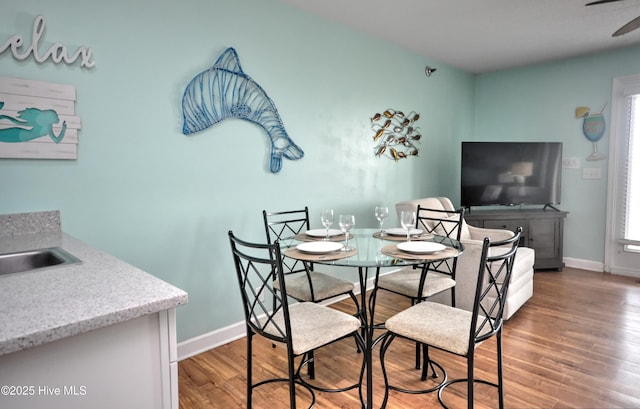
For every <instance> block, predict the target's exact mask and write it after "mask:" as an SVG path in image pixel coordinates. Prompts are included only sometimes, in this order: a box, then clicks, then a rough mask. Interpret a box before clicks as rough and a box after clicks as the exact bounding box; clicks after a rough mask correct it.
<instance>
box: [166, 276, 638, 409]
mask: <svg viewBox="0 0 640 409" xmlns="http://www.w3.org/2000/svg"><path fill="white" fill-rule="evenodd" d="M333 307H334V308H337V309H341V310H344V311H348V312H351V309H352V308H353V304H351V303H350V302H349V301H348V300H345V301H341V302H339V303H336V304H334V305H333ZM406 307H408V301H407V299H405V298H402V297H398V296H394V295H391V294H389V293H387V292H384V291H383V292H380V293H379V296H378V306H377V309H376V317H377V318H379V319H384V318H385V317H388V316H391V315H393V314H394V313H396V312H398V311H401V310H402V309H404V308H406ZM380 333H382V332H380ZM255 339H256V340H257V342H255V347H254V363H255V364H256V365H255V367H254V380H256V379H264V378H265V377H267V376H273V375H274V374H276V375H277V376H286V373H285V372H284V370H283V369H286V366H285V363H284V362H285V361H284V360H285V358H286V357H285V356H284V354H283V353H282V352H283V348H281V347H278V348H275V349H274V348H272V347H271V343H270V342H266V341H264V340H262V339H260V338H259V337H256V338H255ZM503 351H504V379H505V405H506V407H507V408H639V407H640V388H639V387H638V385H640V353H639V352H640V284H639V283H638V280H637V279H634V278H630V277H621V276H612V275H608V274H603V273H595V272H589V271H583V270H577V269H571V268H565V270H564V271H563V272H561V273H559V272H536V274H535V279H534V295H533V298H531V299H530V300H529V301H528V302H527V303H526V304H525V305H524V306H523V307H522V308H521V309H520V310H519V311H518V312H517V313H516V314H515V315H514V316H513V317H512V318H511V319H510V320H509V321H507V322H506V324H505V327H504V336H503ZM378 352H379V348H376V349H375V351H374V369H375V372H374V388H375V389H374V406H375V407H379V405H380V402H381V399H382V376H381V373H380V366H379V359H378ZM245 355H246V338H243V339H241V340H238V341H235V342H232V343H229V344H227V345H224V346H221V347H218V348H215V349H213V350H210V351H207V352H205V353H202V354H200V355H197V356H194V357H192V358H189V359H186V360H183V361H181V362H180V363H179V365H178V371H179V372H178V374H179V388H180V389H179V391H180V408H181V409H196V408H197V409H201V408H225V409H228V408H242V407H246V359H245ZM476 357H477V358H476V377H483V378H487V379H489V380H495V340H490V341H487V342H486V343H484V344H482V345H481V346H480V347H479V348H478V349H477V351H476ZM360 358H361V355H360V354H357V353H356V351H355V347H354V344H353V340H345V341H341V342H339V343H336V344H334V345H331V346H329V347H327V348H324V349H321V350H320V351H318V352H317V354H316V360H317V364H316V365H317V367H316V368H317V369H316V380H317V381H322V382H327V384H340V385H346V384H347V383H348V382H349V381H354V380H355V379H357V375H358V370H359V365H360ZM432 358H433V359H434V360H435V361H437V362H439V363H440V364H442V365H443V366H444V367H445V368H446V370H447V372H448V374H449V377H450V378H460V377H464V376H465V373H466V372H465V361H464V360H463V359H462V358H460V357H456V356H451V355H449V354H446V353H444V352H442V351H437V350H434V351H432ZM413 359H414V345H412V344H410V343H408V342H406V341H394V345H393V346H392V347H391V349H390V352H389V353H388V354H387V362H391V363H393V365H391V366H389V371H390V378H391V379H392V382H394V383H403V384H404V385H406V386H410V385H411V384H413V385H416V384H418V383H419V381H418V378H419V372H418V371H416V370H414V369H412V368H413ZM475 391H476V392H475V393H476V407H496V406H497V398H496V396H495V395H496V393H495V389H494V388H490V387H485V386H482V385H477V386H476V389H475ZM300 395H302V396H300V397H299V398H298V400H299V407H305V408H306V407H308V399H309V397H308V396H307V395H305V393H304V392H301V393H300ZM465 395H466V392H465V386H464V384H460V386H455V387H454V388H451V390H450V391H448V392H446V394H445V401H446V402H447V404H448V405H449V406H450V407H453V408H458V407H466V397H465ZM287 406H288V394H287V389H286V388H285V387H282V386H279V387H276V386H266V387H263V388H262V390H260V391H259V392H257V393H254V408H268V409H275V408H283V407H287ZM438 406H439V405H438V401H437V397H436V395H435V394H429V395H407V394H401V393H397V392H391V394H390V398H389V403H388V406H387V407H388V408H407V409H408V408H416V407H438ZM315 407H317V408H358V407H359V400H358V394H357V392H356V391H349V392H346V393H337V394H327V393H319V392H317V393H316V406H315Z"/></svg>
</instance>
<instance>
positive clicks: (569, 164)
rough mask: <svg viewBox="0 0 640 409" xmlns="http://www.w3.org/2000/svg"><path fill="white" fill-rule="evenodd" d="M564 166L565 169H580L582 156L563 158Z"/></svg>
mask: <svg viewBox="0 0 640 409" xmlns="http://www.w3.org/2000/svg"><path fill="white" fill-rule="evenodd" d="M562 167H563V168H565V169H580V158H563V159H562Z"/></svg>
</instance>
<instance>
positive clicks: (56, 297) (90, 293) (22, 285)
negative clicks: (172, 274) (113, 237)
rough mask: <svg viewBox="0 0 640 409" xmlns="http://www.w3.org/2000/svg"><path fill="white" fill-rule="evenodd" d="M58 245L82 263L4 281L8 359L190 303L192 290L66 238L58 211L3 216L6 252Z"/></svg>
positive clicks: (0, 312) (3, 347) (2, 321)
mask: <svg viewBox="0 0 640 409" xmlns="http://www.w3.org/2000/svg"><path fill="white" fill-rule="evenodd" d="M55 246H60V247H62V248H63V249H64V250H66V251H68V252H69V253H71V254H73V255H74V256H76V257H77V258H79V259H80V260H82V263H81V264H74V265H69V266H56V267H50V268H47V269H43V270H37V271H33V272H24V273H16V274H11V275H5V276H0V293H1V294H2V296H0V356H2V355H4V354H9V353H12V352H16V351H20V350H23V349H26V348H31V347H35V346H37V345H42V344H45V343H49V342H52V341H56V340H59V339H63V338H67V337H71V336H73V335H77V334H81V333H85V332H88V331H92V330H95V329H98V328H103V327H107V326H110V325H113V324H117V323H121V322H125V321H128V320H131V319H134V318H138V317H141V316H144V315H148V314H152V313H156V312H159V311H163V310H169V309H172V308H175V307H177V306H180V305H183V304H186V303H187V298H188V297H187V293H185V292H184V291H182V290H180V289H178V288H176V287H174V286H172V285H170V284H168V283H166V282H164V281H162V280H160V279H158V278H156V277H154V276H152V275H150V274H148V273H145V272H144V271H142V270H140V269H138V268H136V267H133V266H131V265H129V264H127V263H125V262H124V261H121V260H119V259H117V258H116V257H113V256H111V255H109V254H107V253H105V252H103V251H101V250H98V249H96V248H94V247H92V246H90V245H88V244H86V243H84V242H82V241H80V240H78V239H76V238H74V237H72V236H70V235H67V234H65V233H63V232H62V230H61V227H60V214H59V212H57V211H53V212H36V213H19V214H12V215H4V216H3V215H0V254H5V253H9V252H17V251H23V250H32V249H37V248H46V247H55Z"/></svg>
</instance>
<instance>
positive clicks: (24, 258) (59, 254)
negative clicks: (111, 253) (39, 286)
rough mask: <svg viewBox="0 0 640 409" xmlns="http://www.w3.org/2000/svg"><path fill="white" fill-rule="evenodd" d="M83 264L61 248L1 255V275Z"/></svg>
mask: <svg viewBox="0 0 640 409" xmlns="http://www.w3.org/2000/svg"><path fill="white" fill-rule="evenodd" d="M77 263H81V260H80V259H78V258H77V257H75V256H74V255H73V254H70V253H69V252H67V251H65V250H63V249H62V248H60V247H51V248H46V249H38V250H30V251H23V252H20V253H10V254H0V275H5V274H13V273H22V272H25V271H33V270H39V269H44V268H50V267H56V266H65V265H71V264H77Z"/></svg>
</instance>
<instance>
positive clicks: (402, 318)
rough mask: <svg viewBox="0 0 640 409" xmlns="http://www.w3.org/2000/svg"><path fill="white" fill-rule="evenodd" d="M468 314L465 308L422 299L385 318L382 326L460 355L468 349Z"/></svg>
mask: <svg viewBox="0 0 640 409" xmlns="http://www.w3.org/2000/svg"><path fill="white" fill-rule="evenodd" d="M471 317H472V314H471V312H469V311H466V310H461V309H459V308H452V307H450V306H448V305H443V304H439V303H435V302H430V301H425V302H421V303H419V304H416V305H414V306H413V307H411V308H408V309H406V310H404V311H402V312H400V313H398V314H396V315H394V316H393V317H391V318H389V319H388V320H387V321H386V322H385V327H386V328H387V329H388V330H389V331H391V332H394V333H396V334H398V335H400V336H403V337H406V338H409V339H412V340H414V341H418V342H421V343H424V344H428V345H431V346H434V347H436V348H440V349H443V350H445V351H450V352H453V353H454V354H458V355H463V356H464V355H466V354H467V352H468V348H469V329H470V328H471Z"/></svg>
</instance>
